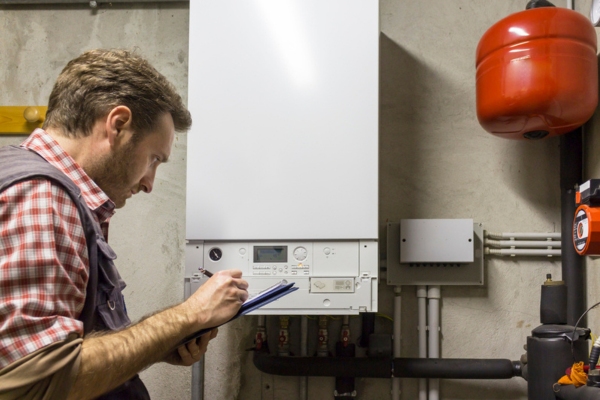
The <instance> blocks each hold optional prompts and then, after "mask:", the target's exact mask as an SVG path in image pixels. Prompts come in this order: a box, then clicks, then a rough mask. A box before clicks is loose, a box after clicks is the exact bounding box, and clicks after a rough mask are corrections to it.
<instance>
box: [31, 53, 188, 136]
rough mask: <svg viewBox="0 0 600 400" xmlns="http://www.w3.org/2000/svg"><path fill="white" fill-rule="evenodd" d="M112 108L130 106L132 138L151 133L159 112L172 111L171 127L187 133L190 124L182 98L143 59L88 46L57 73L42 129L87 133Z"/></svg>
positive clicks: (74, 133)
mask: <svg viewBox="0 0 600 400" xmlns="http://www.w3.org/2000/svg"><path fill="white" fill-rule="evenodd" d="M117 106H126V107H128V108H129V109H130V110H131V113H132V128H133V129H134V130H135V132H136V136H137V137H136V138H135V139H134V140H135V141H138V140H139V139H141V137H142V136H144V135H145V134H148V133H150V132H152V131H153V129H154V128H155V124H156V123H157V120H158V119H159V117H160V116H161V115H162V114H164V113H169V114H171V117H172V118H173V124H174V126H175V130H176V131H186V130H188V129H189V127H190V126H191V124H192V119H191V116H190V113H189V111H188V110H187V109H186V107H185V106H184V105H183V102H182V100H181V96H179V94H177V92H176V91H175V88H174V87H173V86H172V85H171V84H170V83H169V81H167V79H166V78H165V77H164V76H163V75H161V74H160V73H159V72H158V71H157V70H156V69H154V67H152V66H151V65H150V63H148V61H146V60H144V59H143V58H141V57H139V56H137V55H134V54H132V53H131V52H129V51H126V50H91V51H88V52H86V53H83V54H82V55H80V56H79V57H77V58H75V59H73V60H71V61H70V62H69V63H68V64H67V66H66V67H65V68H64V69H63V70H62V72H61V73H60V75H59V77H58V79H57V81H56V83H55V85H54V88H53V89H52V93H50V99H49V101H48V111H47V114H46V120H45V121H44V125H43V128H44V129H47V128H54V129H57V130H59V131H61V132H62V134H63V135H65V136H70V137H82V136H87V135H89V134H91V131H92V127H93V126H94V124H95V123H96V121H97V120H98V119H99V118H102V117H105V116H106V115H107V114H108V113H109V112H110V110H112V109H113V108H115V107H117Z"/></svg>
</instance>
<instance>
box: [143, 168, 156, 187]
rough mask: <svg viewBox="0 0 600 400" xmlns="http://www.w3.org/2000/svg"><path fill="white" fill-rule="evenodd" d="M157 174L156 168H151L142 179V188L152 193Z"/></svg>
mask: <svg viewBox="0 0 600 400" xmlns="http://www.w3.org/2000/svg"><path fill="white" fill-rule="evenodd" d="M155 175H156V169H155V168H151V169H150V170H149V171H148V173H147V174H146V175H144V176H143V177H142V179H141V180H140V190H142V191H144V192H146V193H150V192H152V187H153V186H154V176H155Z"/></svg>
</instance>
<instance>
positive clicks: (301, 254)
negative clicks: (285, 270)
mask: <svg viewBox="0 0 600 400" xmlns="http://www.w3.org/2000/svg"><path fill="white" fill-rule="evenodd" d="M307 254H308V252H307V251H306V249H305V248H304V247H296V248H295V249H294V258H295V259H296V260H297V261H304V260H306V256H307Z"/></svg>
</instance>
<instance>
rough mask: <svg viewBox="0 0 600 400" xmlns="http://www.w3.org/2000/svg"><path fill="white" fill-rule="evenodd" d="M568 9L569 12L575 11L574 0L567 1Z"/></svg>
mask: <svg viewBox="0 0 600 400" xmlns="http://www.w3.org/2000/svg"><path fill="white" fill-rule="evenodd" d="M567 8H568V9H569V10H574V9H575V2H574V1H573V0H567Z"/></svg>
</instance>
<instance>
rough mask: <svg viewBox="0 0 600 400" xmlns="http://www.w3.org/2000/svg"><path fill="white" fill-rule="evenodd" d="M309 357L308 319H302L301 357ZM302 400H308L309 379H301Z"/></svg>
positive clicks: (305, 377)
mask: <svg viewBox="0 0 600 400" xmlns="http://www.w3.org/2000/svg"><path fill="white" fill-rule="evenodd" d="M306 356H308V317H307V316H306V315H303V316H302V317H300V357H306ZM300 400H308V377H307V376H301V377H300Z"/></svg>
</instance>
